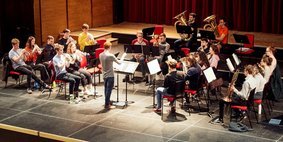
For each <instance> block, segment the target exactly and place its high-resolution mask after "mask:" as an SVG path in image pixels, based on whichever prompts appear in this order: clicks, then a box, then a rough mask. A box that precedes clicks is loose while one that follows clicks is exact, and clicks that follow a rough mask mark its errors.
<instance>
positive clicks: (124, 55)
mask: <svg viewBox="0 0 283 142" xmlns="http://www.w3.org/2000/svg"><path fill="white" fill-rule="evenodd" d="M126 56H127V53H126V52H125V53H123V55H122V57H121V59H120V61H124V59H125V57H126Z"/></svg>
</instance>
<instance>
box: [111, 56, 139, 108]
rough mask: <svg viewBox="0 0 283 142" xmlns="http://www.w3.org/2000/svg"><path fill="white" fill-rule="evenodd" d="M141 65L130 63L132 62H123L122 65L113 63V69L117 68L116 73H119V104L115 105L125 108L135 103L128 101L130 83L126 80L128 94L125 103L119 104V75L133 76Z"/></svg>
mask: <svg viewBox="0 0 283 142" xmlns="http://www.w3.org/2000/svg"><path fill="white" fill-rule="evenodd" d="M138 65H139V63H137V62H130V61H122V62H121V64H119V65H118V64H117V63H115V62H113V67H114V68H115V72H116V73H117V102H116V103H114V105H116V106H122V107H123V108H124V107H125V106H127V105H128V104H129V103H134V101H130V102H129V101H128V81H127V79H126V81H125V83H126V94H125V96H126V97H125V101H124V102H121V101H120V102H119V74H125V75H126V76H128V75H131V74H133V73H134V72H135V71H136V69H137V67H138Z"/></svg>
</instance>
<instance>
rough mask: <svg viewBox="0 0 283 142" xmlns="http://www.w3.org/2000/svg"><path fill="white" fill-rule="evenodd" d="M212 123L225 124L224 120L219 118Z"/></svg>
mask: <svg viewBox="0 0 283 142" xmlns="http://www.w3.org/2000/svg"><path fill="white" fill-rule="evenodd" d="M211 123H212V124H223V120H221V119H219V118H217V119H215V120H213V121H211Z"/></svg>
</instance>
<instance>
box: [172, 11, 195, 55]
mask: <svg viewBox="0 0 283 142" xmlns="http://www.w3.org/2000/svg"><path fill="white" fill-rule="evenodd" d="M195 18H196V14H195V13H190V14H189V20H188V23H186V24H187V25H188V26H190V27H191V31H192V33H191V34H189V35H188V37H187V38H185V39H184V38H181V39H178V40H176V41H175V42H174V50H175V52H176V54H177V55H179V56H181V57H184V56H185V55H183V53H182V52H181V48H182V47H187V48H192V46H193V43H196V42H197V24H196V22H195ZM180 36H181V37H183V36H184V34H181V35H180Z"/></svg>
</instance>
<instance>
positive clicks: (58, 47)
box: [54, 43, 64, 51]
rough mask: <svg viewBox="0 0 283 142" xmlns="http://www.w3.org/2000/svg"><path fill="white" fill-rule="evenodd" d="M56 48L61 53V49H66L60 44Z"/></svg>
mask: <svg viewBox="0 0 283 142" xmlns="http://www.w3.org/2000/svg"><path fill="white" fill-rule="evenodd" d="M54 46H55V50H56V51H59V50H60V49H61V48H62V49H64V46H63V45H60V44H58V43H56V44H55V45H54Z"/></svg>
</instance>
